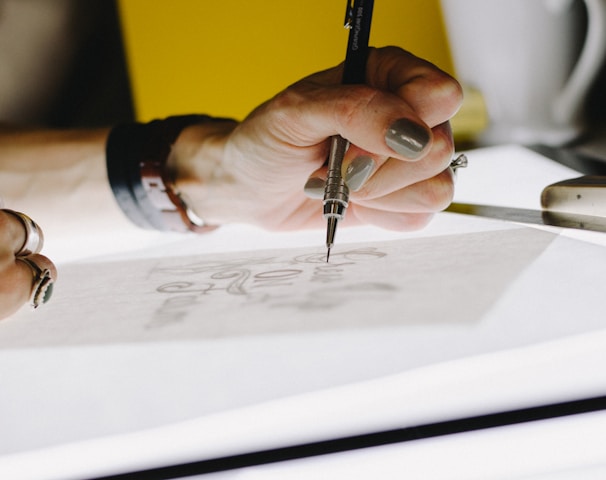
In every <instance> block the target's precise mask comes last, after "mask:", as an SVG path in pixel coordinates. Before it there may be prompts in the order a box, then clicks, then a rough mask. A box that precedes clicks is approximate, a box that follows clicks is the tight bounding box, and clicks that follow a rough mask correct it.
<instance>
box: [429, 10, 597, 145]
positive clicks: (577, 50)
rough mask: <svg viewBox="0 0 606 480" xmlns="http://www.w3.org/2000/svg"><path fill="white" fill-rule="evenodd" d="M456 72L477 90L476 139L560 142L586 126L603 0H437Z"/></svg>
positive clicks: (526, 142) (581, 130) (552, 143)
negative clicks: (484, 120) (484, 118)
mask: <svg viewBox="0 0 606 480" xmlns="http://www.w3.org/2000/svg"><path fill="white" fill-rule="evenodd" d="M441 2H442V11H443V15H444V21H445V24H446V30H447V34H448V39H449V44H450V48H451V54H452V57H453V61H454V66H455V73H456V76H457V78H458V80H459V81H460V82H461V83H462V84H463V86H466V87H470V88H473V89H477V90H479V92H480V93H481V94H482V97H483V99H484V102H485V105H486V109H487V114H488V127H487V128H486V129H485V130H484V131H483V132H482V133H481V134H480V136H479V138H478V141H479V143H481V144H498V143H521V144H535V143H538V144H545V145H550V146H561V145H564V144H567V143H570V142H571V141H573V140H575V139H577V138H578V137H579V136H580V135H582V133H583V132H584V131H585V129H586V124H585V118H584V108H583V107H584V104H585V100H586V97H587V93H588V91H589V89H590V87H591V86H592V84H593V81H594V80H595V78H596V76H597V74H598V73H599V72H600V69H601V67H602V63H603V59H604V56H605V54H606V0H441Z"/></svg>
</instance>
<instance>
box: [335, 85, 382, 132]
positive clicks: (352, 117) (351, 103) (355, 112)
mask: <svg viewBox="0 0 606 480" xmlns="http://www.w3.org/2000/svg"><path fill="white" fill-rule="evenodd" d="M378 93H379V92H378V91H377V90H376V89H373V88H371V87H367V86H365V85H352V86H350V87H348V88H344V89H343V90H342V93H341V94H340V95H338V96H337V97H336V100H335V105H334V110H333V111H334V115H335V124H337V125H340V126H341V127H342V128H344V129H347V128H348V127H350V126H351V125H353V124H355V123H356V119H357V118H358V116H359V115H360V112H366V111H368V109H369V108H371V105H372V103H373V102H374V100H375V99H376V97H377V95H378Z"/></svg>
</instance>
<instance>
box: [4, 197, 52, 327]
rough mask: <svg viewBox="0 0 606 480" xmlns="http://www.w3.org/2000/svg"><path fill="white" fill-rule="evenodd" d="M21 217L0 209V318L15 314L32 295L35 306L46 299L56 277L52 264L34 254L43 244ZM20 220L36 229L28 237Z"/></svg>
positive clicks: (24, 218)
mask: <svg viewBox="0 0 606 480" xmlns="http://www.w3.org/2000/svg"><path fill="white" fill-rule="evenodd" d="M21 215H22V214H18V213H15V212H12V211H11V210H2V209H0V319H2V318H6V317H8V316H9V315H11V314H13V313H14V312H16V311H17V310H18V309H19V308H20V307H21V306H22V305H24V304H25V303H26V302H27V301H28V299H30V298H31V297H32V294H33V293H36V292H38V296H37V297H36V298H33V299H32V300H33V301H34V302H35V303H43V302H44V301H46V300H48V298H49V296H50V293H51V292H52V282H53V281H54V279H55V278H56V277H57V271H56V269H55V266H54V265H53V263H52V262H51V261H50V260H49V259H48V258H46V257H45V256H43V255H40V254H39V253H38V252H39V251H40V250H41V249H42V244H43V237H42V233H41V230H39V227H38V226H37V225H35V224H34V223H33V222H31V220H29V217H25V216H23V217H22V216H21ZM24 221H29V222H31V224H30V227H31V228H33V229H34V230H36V229H37V231H33V232H32V231H30V233H29V237H28V236H27V230H26V225H25V224H24ZM37 232H39V237H36V234H37Z"/></svg>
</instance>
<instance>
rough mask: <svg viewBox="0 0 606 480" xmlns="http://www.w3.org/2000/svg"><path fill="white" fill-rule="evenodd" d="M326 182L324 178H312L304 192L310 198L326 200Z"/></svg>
mask: <svg viewBox="0 0 606 480" xmlns="http://www.w3.org/2000/svg"><path fill="white" fill-rule="evenodd" d="M325 183H326V182H325V181H324V179H322V178H318V177H310V178H309V179H308V180H307V183H305V186H304V187H303V192H304V193H305V195H307V196H308V197H309V198H316V199H317V198H324V185H325Z"/></svg>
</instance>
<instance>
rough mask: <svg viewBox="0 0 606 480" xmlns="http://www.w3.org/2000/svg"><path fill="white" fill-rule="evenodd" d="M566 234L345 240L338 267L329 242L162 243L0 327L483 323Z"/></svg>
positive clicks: (66, 333) (286, 329)
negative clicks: (226, 248) (212, 249)
mask: <svg viewBox="0 0 606 480" xmlns="http://www.w3.org/2000/svg"><path fill="white" fill-rule="evenodd" d="M554 238H557V236H556V235H554V234H552V233H548V232H543V231H539V230H535V229H529V228H521V229H510V230H496V231H486V232H483V231H482V232H470V233H465V234H457V235H438V236H435V237H426V238H424V237H420V238H402V239H400V240H394V241H386V242H370V243H366V244H355V245H352V244H349V245H347V244H345V245H336V246H335V248H334V250H333V252H332V253H331V257H330V258H331V261H330V263H328V264H327V263H326V252H325V250H324V248H322V247H318V248H309V247H307V248H285V249H276V250H270V251H268V250H263V251H261V250H260V251H251V252H221V253H213V254H205V253H204V245H203V244H202V245H200V246H199V247H196V246H197V245H198V244H193V245H192V247H193V248H190V250H189V252H190V253H189V254H188V255H185V254H180V253H179V251H177V250H174V249H173V250H170V251H164V250H162V248H163V247H159V249H158V252H157V253H156V254H155V255H151V256H150V257H143V258H133V259H131V260H129V259H126V260H124V259H123V258H120V259H116V260H115V261H105V262H92V263H75V264H72V265H64V266H63V267H62V268H61V275H60V280H59V281H58V282H57V287H56V292H54V294H53V299H52V301H51V302H49V303H48V304H47V305H45V306H44V309H40V310H39V311H36V312H35V313H36V314H35V315H31V314H28V313H27V312H23V313H21V314H20V315H19V316H18V317H16V318H14V319H10V321H6V322H0V346H2V345H10V346H11V347H14V346H15V345H28V346H32V345H66V344H67V345H80V344H87V343H93V344H104V343H114V342H117V343H121V342H158V341H168V340H187V341H190V340H211V339H221V338H222V339H228V338H236V337H239V338H244V337H247V336H256V337H260V336H267V335H300V334H302V333H308V334H311V333H313V332H335V331H339V330H342V331H346V330H362V329H363V330H366V329H371V330H376V329H386V328H387V329H389V328H395V329H401V328H404V329H410V330H411V331H417V330H419V329H421V330H422V329H425V328H428V329H432V328H441V329H455V330H456V329H460V328H463V329H465V328H472V327H473V326H474V325H477V324H479V323H481V322H482V321H483V319H484V318H485V315H487V314H489V313H490V311H491V309H492V308H493V307H494V306H495V305H496V304H498V302H499V301H500V299H501V298H502V296H503V295H508V294H509V291H510V290H511V286H512V285H514V284H515V282H516V279H517V278H519V277H520V275H524V272H526V270H528V269H530V271H533V268H534V267H533V265H534V264H535V262H536V261H537V259H540V258H541V257H542V256H543V253H544V252H545V251H546V250H548V249H550V248H551V247H550V246H551V243H552V242H553V240H554ZM196 241H198V240H197V239H196ZM188 245H189V244H188ZM196 248H198V249H197V250H196ZM192 251H196V252H199V253H191V252H192ZM550 278H551V277H550ZM554 278H556V277H554Z"/></svg>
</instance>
